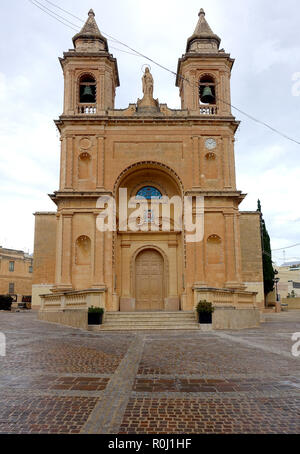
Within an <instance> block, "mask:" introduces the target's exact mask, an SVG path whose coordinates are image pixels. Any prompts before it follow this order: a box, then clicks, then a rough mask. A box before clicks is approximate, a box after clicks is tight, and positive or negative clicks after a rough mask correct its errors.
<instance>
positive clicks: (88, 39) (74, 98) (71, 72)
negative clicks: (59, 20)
mask: <svg viewBox="0 0 300 454" xmlns="http://www.w3.org/2000/svg"><path fill="white" fill-rule="evenodd" d="M73 44H74V49H70V50H69V51H68V52H64V55H63V58H60V59H59V60H60V63H61V66H62V69H63V72H64V80H65V89H64V112H63V114H64V115H78V114H79V115H80V114H84V115H86V114H98V115H99V114H100V115H101V114H104V113H105V112H106V110H107V109H113V108H114V104H115V93H116V87H118V86H119V85H120V83H119V75H118V66H117V61H116V59H115V58H113V56H112V55H111V54H110V53H109V49H108V44H107V40H106V38H105V37H104V36H103V35H102V34H101V32H100V30H99V28H98V25H97V23H96V21H95V14H94V11H93V10H92V9H91V10H90V11H89V13H88V19H87V21H86V23H85V24H84V26H83V27H82V29H81V30H80V32H79V33H77V34H76V35H75V36H74V37H73Z"/></svg>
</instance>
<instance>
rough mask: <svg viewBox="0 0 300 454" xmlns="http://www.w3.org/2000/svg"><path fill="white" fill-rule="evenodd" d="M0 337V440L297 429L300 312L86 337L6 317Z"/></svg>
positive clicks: (0, 317) (32, 317)
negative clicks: (233, 323)
mask: <svg viewBox="0 0 300 454" xmlns="http://www.w3.org/2000/svg"><path fill="white" fill-rule="evenodd" d="M0 332H3V333H4V334H5V335H6V340H7V349H6V356H5V357H0V433H121V434H140V433H161V434H163V433H174V434H182V433H187V434H189V433H299V432H300V405H299V404H300V357H294V356H292V354H291V348H292V344H293V342H292V340H291V336H292V334H293V333H294V332H300V311H295V312H288V313H281V314H268V315H266V322H265V323H263V324H262V325H261V327H260V328H257V329H251V330H243V331H211V332H202V331H176V332H174V331H142V332H128V331H126V332H86V331H82V330H79V329H73V328H68V327H62V326H59V325H55V324H51V323H46V322H41V321H38V320H37V314H36V313H34V312H20V313H7V312H0Z"/></svg>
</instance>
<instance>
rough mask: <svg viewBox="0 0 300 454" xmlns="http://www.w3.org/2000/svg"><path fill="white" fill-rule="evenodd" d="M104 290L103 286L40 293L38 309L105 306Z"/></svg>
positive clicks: (85, 308) (51, 309) (58, 309)
mask: <svg viewBox="0 0 300 454" xmlns="http://www.w3.org/2000/svg"><path fill="white" fill-rule="evenodd" d="M105 292H106V289H105V288H103V289H95V290H94V289H90V290H84V291H71V292H61V293H54V294H48V295H41V300H42V304H41V309H40V311H41V312H47V311H53V310H56V311H62V310H65V309H81V310H82V309H83V310H87V309H88V308H89V307H91V306H94V307H103V308H105Z"/></svg>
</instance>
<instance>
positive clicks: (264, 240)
mask: <svg viewBox="0 0 300 454" xmlns="http://www.w3.org/2000/svg"><path fill="white" fill-rule="evenodd" d="M257 211H258V212H259V213H260V232H261V247H262V262H263V274H264V293H265V298H266V297H267V295H268V293H270V292H272V291H273V290H274V277H275V271H274V268H273V263H272V251H271V243H270V237H269V234H268V231H267V228H266V224H265V221H264V219H263V215H262V211H261V203H260V200H258V201H257Z"/></svg>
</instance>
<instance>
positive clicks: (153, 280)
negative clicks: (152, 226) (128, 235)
mask: <svg viewBox="0 0 300 454" xmlns="http://www.w3.org/2000/svg"><path fill="white" fill-rule="evenodd" d="M135 308H136V311H162V310H163V309H164V260H163V257H162V255H161V254H160V253H159V252H157V251H156V250H155V249H146V250H144V251H142V252H140V253H139V254H138V256H137V257H136V261H135Z"/></svg>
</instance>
